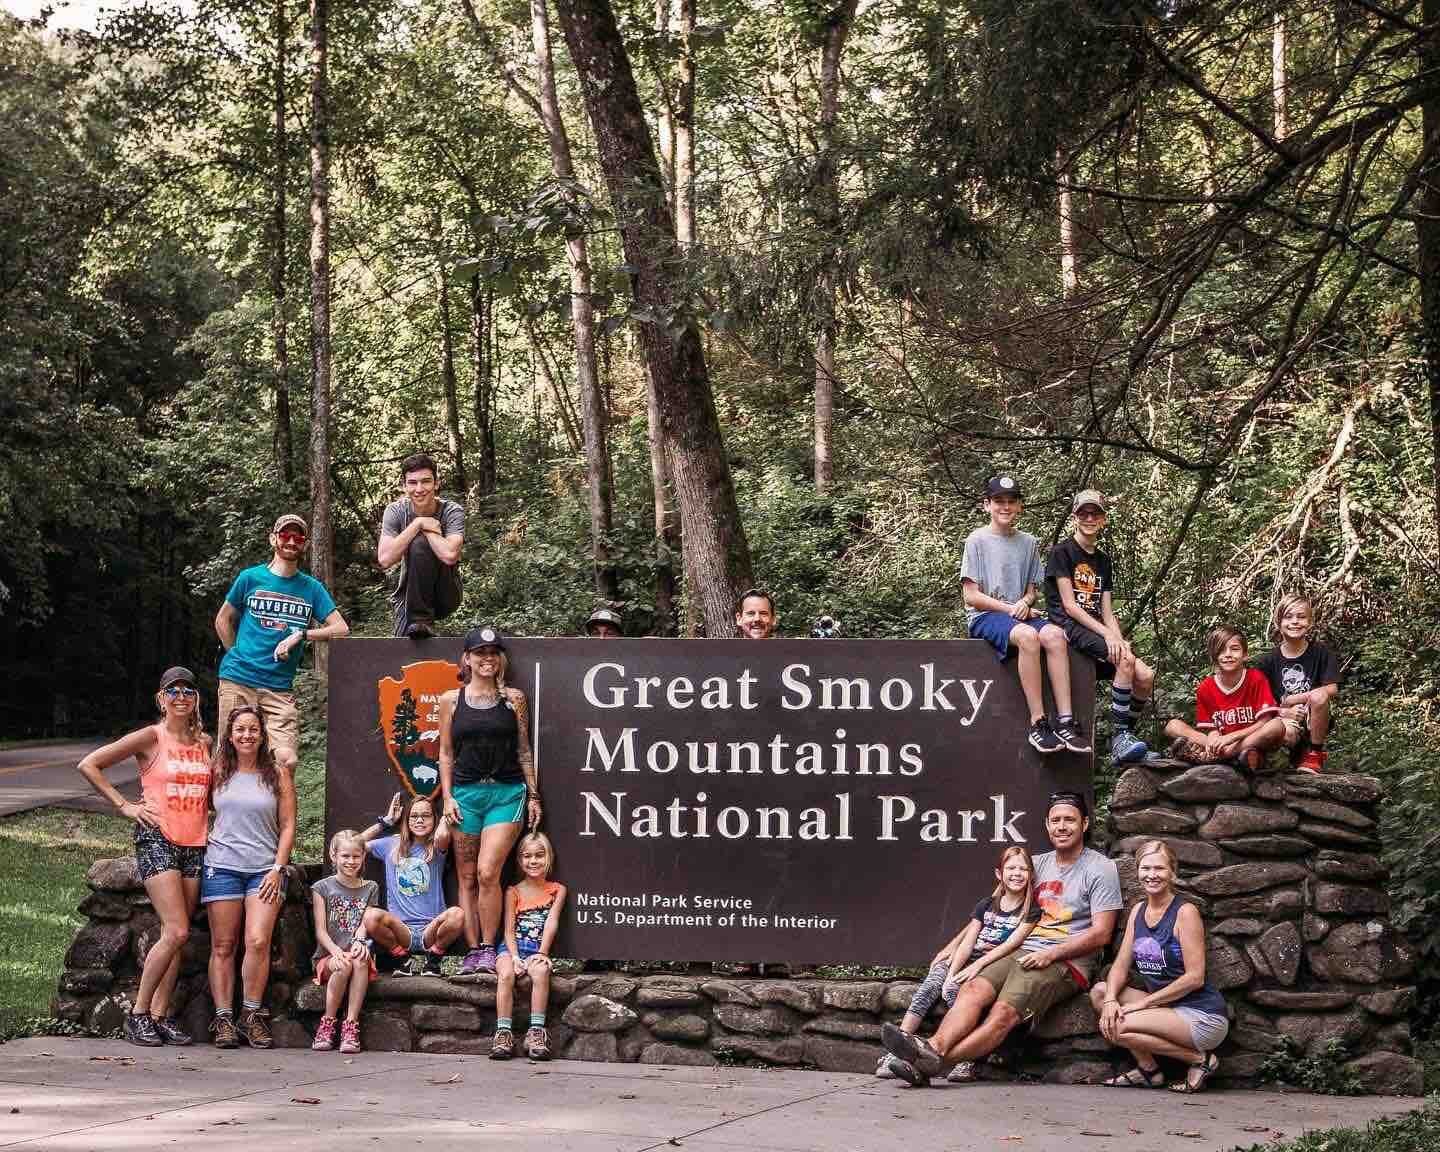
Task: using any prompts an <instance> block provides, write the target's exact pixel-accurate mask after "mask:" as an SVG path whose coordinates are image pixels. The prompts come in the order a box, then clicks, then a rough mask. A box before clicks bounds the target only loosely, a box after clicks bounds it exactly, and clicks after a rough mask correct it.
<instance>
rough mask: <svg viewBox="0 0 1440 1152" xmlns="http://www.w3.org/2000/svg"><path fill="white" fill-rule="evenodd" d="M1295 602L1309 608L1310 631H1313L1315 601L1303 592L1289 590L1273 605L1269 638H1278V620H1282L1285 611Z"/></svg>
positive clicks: (1293, 605)
mask: <svg viewBox="0 0 1440 1152" xmlns="http://www.w3.org/2000/svg"><path fill="white" fill-rule="evenodd" d="M1297 604H1304V605H1305V607H1307V608H1309V609H1310V631H1312V632H1313V631H1315V601H1314V600H1312V599H1310V597H1309V596H1307V595H1305V593H1303V592H1290V593H1288V594H1287V595H1284V596H1282V597H1280V603H1279V604H1277V605H1275V611H1274V613H1273V614H1272V615H1271V617H1270V639H1272V640H1279V639H1280V621H1282V620H1284V619H1285V613H1287V612H1289V611H1290V609H1291V608H1294V607H1295V605H1297Z"/></svg>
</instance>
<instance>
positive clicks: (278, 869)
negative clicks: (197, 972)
mask: <svg viewBox="0 0 1440 1152" xmlns="http://www.w3.org/2000/svg"><path fill="white" fill-rule="evenodd" d="M210 806H211V808H212V809H213V810H214V812H215V824H214V826H213V827H212V828H211V829H210V839H209V844H208V851H207V853H206V856H205V870H204V872H203V873H202V875H201V879H200V902H201V903H202V904H204V905H205V910H206V911H207V912H208V913H209V916H210V995H211V997H212V998H213V999H214V1001H215V1023H214V1024H213V1025H211V1031H213V1032H214V1033H215V1047H217V1048H234V1047H236V1046H237V1045H238V1044H239V1043H240V1041H241V1040H243V1041H245V1042H246V1043H247V1044H249V1045H250V1047H252V1048H269V1047H270V1045H271V1040H270V1019H269V1017H270V1014H269V1013H268V1012H266V1011H265V1008H264V1000H265V985H266V983H267V982H268V981H269V979H270V937H271V936H272V935H273V933H274V931H275V921H276V919H277V918H278V917H279V915H280V907H281V905H282V904H283V903H284V900H285V871H284V869H285V866H286V865H287V864H289V863H290V850H291V849H292V848H293V847H294V845H295V784H294V781H293V780H292V779H291V776H290V772H289V770H288V769H286V768H284V767H282V766H280V765H279V764H277V763H276V761H275V757H274V755H273V754H272V752H271V749H270V738H269V736H268V735H267V733H266V731H265V718H264V716H262V715H261V714H260V712H259V710H258V709H256V708H255V707H253V706H252V705H249V704H241V705H240V706H239V707H237V708H235V709H233V710H232V711H231V713H230V716H229V718H228V719H227V720H226V722H225V730H224V734H223V735H222V736H221V738H220V740H219V741H218V743H217V745H216V749H215V760H214V763H213V764H212V765H211V768H210ZM242 924H243V925H244V929H245V959H244V960H243V961H242V962H241V966H240V981H241V1006H240V1018H239V1022H238V1026H237V1023H236V1019H235V948H236V945H237V943H238V942H239V939H240V929H241V925H242Z"/></svg>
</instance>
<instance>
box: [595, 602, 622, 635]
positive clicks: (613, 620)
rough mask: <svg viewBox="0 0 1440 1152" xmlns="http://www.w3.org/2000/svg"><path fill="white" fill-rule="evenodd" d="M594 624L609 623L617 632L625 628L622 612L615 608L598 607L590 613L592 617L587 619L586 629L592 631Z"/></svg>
mask: <svg viewBox="0 0 1440 1152" xmlns="http://www.w3.org/2000/svg"><path fill="white" fill-rule="evenodd" d="M592 624H609V625H610V626H611V627H612V628H614V629H615V631H617V632H623V631H624V630H625V621H624V620H622V619H621V618H620V613H618V612H616V611H615V610H614V609H613V608H597V609H595V611H593V612H591V613H590V618H589V619H588V620H586V621H585V631H586V632H589V631H590V626H591V625H592Z"/></svg>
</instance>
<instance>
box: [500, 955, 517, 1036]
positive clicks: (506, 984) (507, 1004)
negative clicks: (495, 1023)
mask: <svg viewBox="0 0 1440 1152" xmlns="http://www.w3.org/2000/svg"><path fill="white" fill-rule="evenodd" d="M514 1008H515V961H514V959H513V958H512V957H511V955H510V953H509V952H506V953H505V954H504V955H503V956H497V957H495V1016H496V1019H499V1020H507V1019H510V1018H511V1016H512V1015H513V1012H514Z"/></svg>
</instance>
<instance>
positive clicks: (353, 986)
mask: <svg viewBox="0 0 1440 1152" xmlns="http://www.w3.org/2000/svg"><path fill="white" fill-rule="evenodd" d="M369 988H370V957H368V956H362V957H361V958H360V959H359V960H352V961H351V962H350V996H349V999H348V1000H347V1001H346V1004H345V1019H347V1020H359V1019H360V1006H361V1005H362V1004H364V1003H365V993H366V992H367V991H368V990H369Z"/></svg>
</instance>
